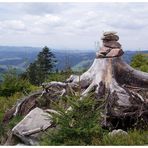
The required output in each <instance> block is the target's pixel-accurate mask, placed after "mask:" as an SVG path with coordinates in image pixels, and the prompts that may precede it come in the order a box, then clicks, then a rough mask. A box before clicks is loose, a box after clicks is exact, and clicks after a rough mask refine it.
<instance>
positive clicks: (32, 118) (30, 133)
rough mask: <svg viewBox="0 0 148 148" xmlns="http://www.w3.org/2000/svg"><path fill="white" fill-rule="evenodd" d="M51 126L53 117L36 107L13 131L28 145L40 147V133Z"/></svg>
mask: <svg viewBox="0 0 148 148" xmlns="http://www.w3.org/2000/svg"><path fill="white" fill-rule="evenodd" d="M51 125H52V120H51V116H50V115H49V114H48V113H46V112H45V111H43V110H42V109H40V108H38V107H36V108H35V109H33V110H32V111H30V112H29V114H27V115H26V116H25V117H24V119H23V120H22V121H20V122H19V123H18V124H17V125H16V126H15V127H14V128H13V129H12V133H13V135H15V136H17V137H19V138H20V140H21V141H22V142H24V143H25V144H27V145H38V137H39V136H40V133H42V132H43V131H45V130H46V129H47V128H49V127H50V126H51Z"/></svg>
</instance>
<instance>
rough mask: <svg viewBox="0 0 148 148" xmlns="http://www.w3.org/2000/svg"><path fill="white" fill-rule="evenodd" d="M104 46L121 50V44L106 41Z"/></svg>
mask: <svg viewBox="0 0 148 148" xmlns="http://www.w3.org/2000/svg"><path fill="white" fill-rule="evenodd" d="M103 45H104V46H105V47H109V48H121V44H120V43H119V42H116V41H104V42H103Z"/></svg>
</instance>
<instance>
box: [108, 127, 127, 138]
mask: <svg viewBox="0 0 148 148" xmlns="http://www.w3.org/2000/svg"><path fill="white" fill-rule="evenodd" d="M108 135H109V136H110V137H113V136H119V135H125V136H127V135H128V133H127V132H125V131H124V130H122V129H118V130H113V131H112V132H109V133H108Z"/></svg>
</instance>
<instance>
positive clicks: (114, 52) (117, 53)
mask: <svg viewBox="0 0 148 148" xmlns="http://www.w3.org/2000/svg"><path fill="white" fill-rule="evenodd" d="M123 54H124V52H123V50H122V49H119V48H114V49H112V50H111V51H110V52H109V53H107V54H106V57H108V58H110V57H119V56H122V55H123Z"/></svg>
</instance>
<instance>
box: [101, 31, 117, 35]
mask: <svg viewBox="0 0 148 148" xmlns="http://www.w3.org/2000/svg"><path fill="white" fill-rule="evenodd" d="M115 34H117V32H115V31H106V32H104V33H103V35H104V36H108V35H115Z"/></svg>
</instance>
